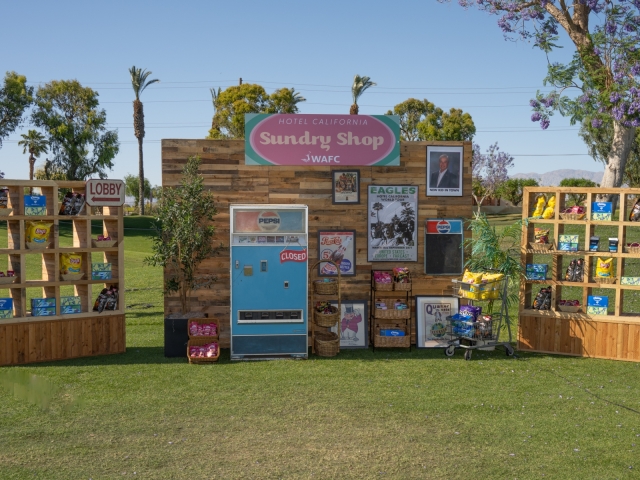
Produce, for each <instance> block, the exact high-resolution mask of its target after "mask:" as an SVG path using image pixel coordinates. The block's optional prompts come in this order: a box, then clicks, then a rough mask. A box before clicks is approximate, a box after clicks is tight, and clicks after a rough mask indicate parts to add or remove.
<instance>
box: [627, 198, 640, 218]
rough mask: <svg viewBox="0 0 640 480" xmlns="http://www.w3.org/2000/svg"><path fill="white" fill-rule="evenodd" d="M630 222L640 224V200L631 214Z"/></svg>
mask: <svg viewBox="0 0 640 480" xmlns="http://www.w3.org/2000/svg"><path fill="white" fill-rule="evenodd" d="M629 221H630V222H640V199H638V200H636V203H635V205H634V206H633V208H632V209H631V211H630V212H629Z"/></svg>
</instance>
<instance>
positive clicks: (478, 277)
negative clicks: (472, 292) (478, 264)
mask: <svg viewBox="0 0 640 480" xmlns="http://www.w3.org/2000/svg"><path fill="white" fill-rule="evenodd" d="M462 282H463V283H476V284H478V283H481V282H482V272H481V273H473V272H470V271H469V270H465V271H464V275H462Z"/></svg>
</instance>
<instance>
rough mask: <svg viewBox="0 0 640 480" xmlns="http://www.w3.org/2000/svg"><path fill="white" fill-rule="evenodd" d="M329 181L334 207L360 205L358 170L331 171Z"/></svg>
mask: <svg viewBox="0 0 640 480" xmlns="http://www.w3.org/2000/svg"><path fill="white" fill-rule="evenodd" d="M331 180H332V183H333V187H332V192H333V197H332V203H333V204H334V205H340V204H352V205H359V204H360V170H333V171H332V172H331Z"/></svg>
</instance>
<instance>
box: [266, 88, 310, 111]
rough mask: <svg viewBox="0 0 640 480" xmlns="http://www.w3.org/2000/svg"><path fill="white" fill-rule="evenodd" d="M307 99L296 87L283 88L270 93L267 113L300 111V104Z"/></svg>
mask: <svg viewBox="0 0 640 480" xmlns="http://www.w3.org/2000/svg"><path fill="white" fill-rule="evenodd" d="M306 101H307V99H306V98H304V97H303V96H302V95H301V94H300V92H296V91H295V89H293V88H281V89H279V90H276V91H275V92H273V93H272V94H271V95H269V105H268V106H267V108H266V113H298V104H299V103H301V102H306Z"/></svg>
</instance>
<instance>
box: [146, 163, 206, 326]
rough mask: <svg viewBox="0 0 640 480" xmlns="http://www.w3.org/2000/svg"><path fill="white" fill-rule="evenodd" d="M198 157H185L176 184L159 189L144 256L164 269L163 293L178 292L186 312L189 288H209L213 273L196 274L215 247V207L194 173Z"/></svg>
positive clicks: (199, 176)
mask: <svg viewBox="0 0 640 480" xmlns="http://www.w3.org/2000/svg"><path fill="white" fill-rule="evenodd" d="M200 163H201V161H200V158H199V157H189V160H188V161H187V165H186V166H185V167H184V170H183V171H182V180H181V182H180V186H177V187H167V188H164V189H162V193H161V195H160V199H159V202H158V212H157V214H156V217H155V222H154V229H155V230H156V233H157V236H156V237H155V238H154V240H153V246H152V251H153V254H152V255H151V256H149V257H147V258H145V263H146V264H147V265H151V266H161V267H163V268H164V269H165V272H166V276H165V285H164V290H165V293H172V292H178V295H179V296H180V303H181V306H182V313H189V312H190V311H191V305H190V303H189V297H190V294H191V292H192V291H193V290H198V289H200V288H210V287H211V285H213V283H214V282H215V281H216V277H215V276H214V275H206V274H205V275H197V269H198V266H199V265H200V263H202V261H203V260H205V259H206V258H209V257H211V256H212V255H214V254H215V253H216V251H217V248H216V247H214V246H213V237H214V235H215V227H214V226H213V225H212V224H211V222H213V219H214V217H215V215H217V213H218V211H217V209H216V207H215V204H214V198H213V194H212V193H211V192H206V191H205V190H204V185H203V177H202V175H200V174H199V173H198V168H199V167H200Z"/></svg>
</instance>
